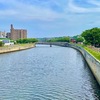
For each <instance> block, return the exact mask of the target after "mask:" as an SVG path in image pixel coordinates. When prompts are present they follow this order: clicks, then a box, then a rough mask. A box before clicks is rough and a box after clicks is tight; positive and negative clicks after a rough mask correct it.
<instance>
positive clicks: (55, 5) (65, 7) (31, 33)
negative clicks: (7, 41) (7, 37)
mask: <svg viewBox="0 0 100 100" xmlns="http://www.w3.org/2000/svg"><path fill="white" fill-rule="evenodd" d="M11 24H13V26H14V28H15V29H27V31H28V37H29V38H32V37H34V38H39V37H59V36H74V35H79V34H81V33H82V32H83V31H84V30H86V29H91V28H93V27H100V0H0V31H6V32H10V25H11Z"/></svg>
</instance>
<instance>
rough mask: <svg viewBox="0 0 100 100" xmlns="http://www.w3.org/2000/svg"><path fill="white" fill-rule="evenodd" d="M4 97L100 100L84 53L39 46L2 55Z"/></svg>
mask: <svg viewBox="0 0 100 100" xmlns="http://www.w3.org/2000/svg"><path fill="white" fill-rule="evenodd" d="M0 100H100V87H99V85H98V83H97V82H96V80H95V78H94V76H93V75H92V73H91V71H90V69H89V67H88V65H87V64H86V62H85V60H84V59H83V57H82V55H81V54H80V52H78V51H76V50H75V49H72V48H67V47H59V46H52V47H50V46H48V45H37V46H36V48H33V49H28V50H24V51H19V52H13V53H7V54H1V55H0Z"/></svg>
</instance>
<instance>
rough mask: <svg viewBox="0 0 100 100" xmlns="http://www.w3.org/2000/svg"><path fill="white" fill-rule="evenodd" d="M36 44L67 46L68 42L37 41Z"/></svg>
mask: <svg viewBox="0 0 100 100" xmlns="http://www.w3.org/2000/svg"><path fill="white" fill-rule="evenodd" d="M36 44H45V45H50V46H51V45H57V46H64V47H68V46H69V45H70V44H69V43H68V42H37V43H36Z"/></svg>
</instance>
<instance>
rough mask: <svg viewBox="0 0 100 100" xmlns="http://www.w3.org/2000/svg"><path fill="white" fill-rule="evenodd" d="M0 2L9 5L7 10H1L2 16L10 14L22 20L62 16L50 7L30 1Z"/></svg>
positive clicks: (53, 18)
mask: <svg viewBox="0 0 100 100" xmlns="http://www.w3.org/2000/svg"><path fill="white" fill-rule="evenodd" d="M0 3H3V4H4V5H6V6H7V7H8V8H6V9H5V10H3V9H1V10H0V16H6V17H7V16H10V17H11V18H12V17H13V18H18V19H21V20H22V19H25V20H26V19H27V20H32V19H39V20H46V21H51V20H55V19H58V18H62V15H61V13H58V12H56V11H54V10H52V9H50V8H44V7H42V6H37V5H32V4H28V3H27V4H25V3H24V2H18V1H17V0H9V1H6V0H0ZM10 17H9V18H10Z"/></svg>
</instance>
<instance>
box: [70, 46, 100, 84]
mask: <svg viewBox="0 0 100 100" xmlns="http://www.w3.org/2000/svg"><path fill="white" fill-rule="evenodd" d="M70 47H72V48H75V49H77V50H79V51H80V52H81V53H82V55H83V56H84V58H85V60H86V61H87V63H88V65H89V67H90V69H91V71H92V72H93V75H94V76H95V78H96V80H97V82H98V83H99V85H100V61H99V60H97V59H96V58H95V57H93V56H92V55H91V54H90V53H89V52H87V51H85V50H84V49H83V48H81V47H78V46H75V45H72V44H71V45H70Z"/></svg>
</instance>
